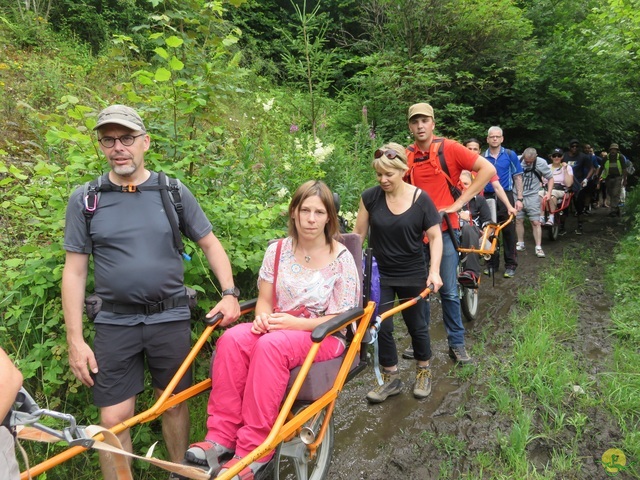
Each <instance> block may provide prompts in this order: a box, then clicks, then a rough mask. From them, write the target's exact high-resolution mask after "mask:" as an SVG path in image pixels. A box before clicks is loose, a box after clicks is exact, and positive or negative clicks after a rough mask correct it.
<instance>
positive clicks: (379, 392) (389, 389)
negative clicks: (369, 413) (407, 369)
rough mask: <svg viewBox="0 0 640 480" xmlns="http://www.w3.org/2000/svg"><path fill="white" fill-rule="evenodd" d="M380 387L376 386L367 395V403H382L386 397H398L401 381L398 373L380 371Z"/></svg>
mask: <svg viewBox="0 0 640 480" xmlns="http://www.w3.org/2000/svg"><path fill="white" fill-rule="evenodd" d="M382 381H383V382H384V383H383V384H382V385H378V386H377V387H376V388H374V389H373V390H371V391H370V392H369V393H367V400H368V401H369V403H382V402H384V401H385V400H386V399H387V398H388V397H391V396H393V395H398V394H399V393H400V392H401V391H402V381H401V380H400V373H399V372H398V371H397V370H396V371H395V372H393V373H390V372H385V371H384V370H383V371H382Z"/></svg>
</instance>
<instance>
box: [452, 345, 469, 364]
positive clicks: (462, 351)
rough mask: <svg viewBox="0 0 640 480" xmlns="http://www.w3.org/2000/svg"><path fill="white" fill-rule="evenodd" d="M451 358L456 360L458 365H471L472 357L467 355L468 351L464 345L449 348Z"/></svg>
mask: <svg viewBox="0 0 640 480" xmlns="http://www.w3.org/2000/svg"><path fill="white" fill-rule="evenodd" d="M449 356H450V357H451V358H453V360H455V362H456V363H461V364H463V365H467V364H468V363H471V362H472V360H471V357H470V356H469V354H468V353H467V349H466V348H464V345H456V346H455V347H449Z"/></svg>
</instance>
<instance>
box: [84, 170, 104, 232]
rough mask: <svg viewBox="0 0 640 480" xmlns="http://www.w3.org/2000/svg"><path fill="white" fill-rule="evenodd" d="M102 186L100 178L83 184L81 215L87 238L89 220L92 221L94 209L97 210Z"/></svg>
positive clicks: (89, 230)
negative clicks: (82, 215)
mask: <svg viewBox="0 0 640 480" xmlns="http://www.w3.org/2000/svg"><path fill="white" fill-rule="evenodd" d="M102 184H103V179H102V176H100V177H98V178H94V179H93V180H91V181H90V182H86V183H85V184H84V190H83V194H82V200H83V202H84V209H83V210H82V213H83V214H84V219H85V221H84V224H85V226H86V228H87V236H88V237H89V236H91V219H93V215H94V214H95V213H96V209H97V208H98V202H99V200H100V192H101V191H102V188H103V185H102Z"/></svg>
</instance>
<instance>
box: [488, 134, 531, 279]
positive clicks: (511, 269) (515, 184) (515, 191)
mask: <svg viewBox="0 0 640 480" xmlns="http://www.w3.org/2000/svg"><path fill="white" fill-rule="evenodd" d="M503 141H504V136H503V132H502V129H501V128H500V127H497V126H494V127H491V128H489V131H488V132H487V143H488V144H489V148H488V149H487V150H485V152H484V157H485V158H486V159H487V160H489V162H490V163H491V164H492V165H493V166H494V167H495V169H496V172H497V174H498V177H500V185H502V188H504V191H505V192H506V193H507V197H508V198H509V201H510V202H511V204H512V205H513V206H514V207H515V208H516V210H518V211H520V210H522V202H523V201H524V199H523V198H522V165H520V161H519V160H518V156H517V155H516V153H515V152H514V151H513V150H509V149H507V148H504V147H503V146H502V142H503ZM484 196H485V198H487V199H489V198H495V191H494V189H493V187H492V186H491V185H487V186H486V187H485V189H484ZM498 200H499V199H498ZM497 203H498V209H497V210H498V222H499V223H502V222H505V221H506V220H507V219H508V218H509V210H508V205H507V204H505V203H504V202H503V201H501V200H500V201H498V202H497ZM502 249H503V254H504V268H505V271H504V277H505V278H511V277H513V276H515V274H516V268H517V267H518V254H517V251H516V226H515V225H514V223H513V222H511V223H510V224H509V225H507V226H506V227H505V228H503V229H502ZM489 265H490V270H489V272H488V273H490V271H491V270H493V272H494V273H497V272H498V268H499V267H500V254H499V253H494V254H493V255H492V256H491V260H490V261H489Z"/></svg>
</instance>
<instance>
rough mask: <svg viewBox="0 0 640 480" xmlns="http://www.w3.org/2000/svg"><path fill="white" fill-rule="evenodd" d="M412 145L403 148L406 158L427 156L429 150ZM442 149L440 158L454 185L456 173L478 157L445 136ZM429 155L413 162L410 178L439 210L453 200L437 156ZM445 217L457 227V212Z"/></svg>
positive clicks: (458, 226)
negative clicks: (410, 147)
mask: <svg viewBox="0 0 640 480" xmlns="http://www.w3.org/2000/svg"><path fill="white" fill-rule="evenodd" d="M412 148H413V149H414V152H411V151H410V150H407V157H409V156H413V158H414V159H417V158H422V157H425V156H428V154H429V152H423V151H422V150H420V149H419V148H418V145H416V144H413V145H412ZM443 148H444V149H443V154H444V159H445V162H446V163H447V168H448V170H449V177H450V178H451V181H452V182H453V185H454V186H455V185H457V184H458V182H459V181H460V172H461V171H462V170H469V171H472V169H473V165H474V164H475V163H476V160H477V159H478V154H477V153H474V152H472V151H471V150H469V149H468V148H466V147H464V146H463V145H461V144H459V143H458V142H455V141H453V140H449V139H446V138H445V139H444V146H443ZM433 157H435V158H429V160H424V161H422V162H418V163H414V164H413V172H412V178H413V184H414V185H415V186H416V187H418V188H421V189H422V190H424V191H425V192H427V194H428V195H429V197H431V200H432V201H433V203H434V204H435V206H436V209H438V211H440V210H443V209H444V208H446V207H448V206H449V205H451V204H452V203H453V201H454V200H453V197H452V196H451V192H450V191H449V183H448V182H447V178H446V177H445V176H444V173H443V172H442V168H441V166H440V159H439V158H438V156H437V155H433ZM449 220H450V221H451V226H452V227H453V228H460V225H459V223H458V214H457V213H450V214H449ZM443 229H446V227H443Z"/></svg>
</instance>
